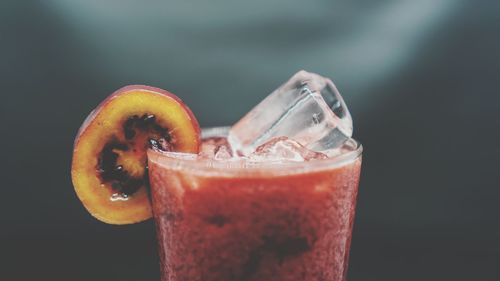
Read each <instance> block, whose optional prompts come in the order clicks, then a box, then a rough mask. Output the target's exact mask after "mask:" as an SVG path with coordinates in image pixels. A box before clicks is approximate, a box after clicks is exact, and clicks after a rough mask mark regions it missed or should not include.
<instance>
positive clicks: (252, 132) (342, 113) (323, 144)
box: [228, 70, 352, 156]
mask: <svg viewBox="0 0 500 281" xmlns="http://www.w3.org/2000/svg"><path fill="white" fill-rule="evenodd" d="M351 135H352V119H351V115H350V114H349V111H348V109H347V107H346V105H345V103H344V100H343V99H342V97H341V96H340V94H339V92H338V90H337V88H336V87H335V85H334V84H333V82H332V81H331V80H330V79H328V78H325V77H322V76H320V75H318V74H314V73H309V72H306V71H303V70H302V71H299V72H298V73H296V74H295V75H294V76H292V78H290V80H288V81H287V82H286V83H285V84H283V85H282V86H280V87H279V88H278V89H276V90H275V91H274V92H272V93H271V94H270V95H269V96H268V97H266V98H265V99H264V100H263V101H262V102H260V103H259V104H258V105H257V106H256V107H254V108H253V109H252V110H251V111H250V112H248V113H247V114H246V115H245V116H244V117H243V118H242V119H241V120H240V121H238V122H237V123H236V124H235V125H234V126H232V127H231V129H230V131H229V136H228V141H229V143H230V144H231V146H232V148H233V149H234V151H237V152H238V154H242V155H245V156H247V155H249V154H251V153H252V152H253V151H254V150H255V149H256V148H257V147H258V146H260V145H262V144H263V143H265V142H266V141H268V140H270V139H271V138H274V137H279V136H287V137H289V138H291V139H294V140H296V141H297V142H299V143H300V144H302V145H303V146H305V147H307V148H308V149H311V150H315V151H324V150H329V149H333V148H335V147H339V146H341V145H342V144H343V143H344V142H345V141H346V140H347V139H349V138H350V137H351Z"/></svg>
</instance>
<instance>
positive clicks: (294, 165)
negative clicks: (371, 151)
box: [147, 127, 363, 177]
mask: <svg viewBox="0 0 500 281" xmlns="http://www.w3.org/2000/svg"><path fill="white" fill-rule="evenodd" d="M228 128H229V127H214V128H206V129H203V130H202V138H208V137H225V136H226V135H227V131H228V130H229V129H228ZM352 140H353V141H354V142H355V143H356V148H355V149H354V150H352V151H349V152H346V153H342V154H339V155H337V156H334V157H331V158H328V159H318V160H313V161H306V162H286V163H283V162H281V163H276V162H263V163H255V162H248V161H245V160H232V161H221V160H214V159H194V154H193V158H191V159H189V158H190V157H179V153H176V152H163V151H157V150H153V149H148V152H147V153H148V161H150V162H152V163H155V164H157V165H159V166H160V167H162V168H165V169H169V170H176V171H180V170H182V171H183V172H186V173H187V172H189V173H190V174H196V175H205V176H214V177H259V176H264V175H265V176H270V177H272V176H285V175H296V174H305V173H314V172H319V171H324V170H329V169H336V168H340V167H342V166H345V165H347V164H350V163H352V162H354V161H355V160H357V159H359V158H361V156H362V152H363V146H362V145H361V143H360V142H359V141H357V140H355V139H352Z"/></svg>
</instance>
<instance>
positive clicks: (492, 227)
mask: <svg viewBox="0 0 500 281" xmlns="http://www.w3.org/2000/svg"><path fill="white" fill-rule="evenodd" d="M499 15H500V2H498V1H460V0H419V1H394V0H384V1H368V0H362V1H326V0H325V1H319V0H318V1H297V0H293V1H290V0H289V1H284V0H279V1H264V0H255V1H245V2H242V1H227V0H226V1H224V0H214V1H192V0H187V1H180V0H178V1H141V2H139V1H129V0H123V1H96V0H90V1H89V0H87V1H83V0H75V1H63V0H45V1H16V2H14V1H13V2H7V1H2V3H1V4H0V85H1V94H0V95H1V98H2V99H1V102H0V120H1V124H2V127H1V128H2V133H1V138H0V139H1V140H0V141H1V145H2V148H3V152H2V158H3V159H2V160H3V161H1V162H2V164H0V165H1V168H0V170H1V171H2V174H1V178H2V180H3V187H2V190H3V193H2V194H3V196H2V203H1V204H0V205H1V210H2V215H1V216H0V219H1V221H0V223H1V224H0V225H1V227H0V229H1V231H0V239H1V240H0V241H1V243H2V246H1V251H0V258H1V261H2V263H1V264H2V265H1V268H2V270H1V271H2V274H3V275H4V276H7V277H8V278H2V279H5V280H30V279H34V280H107V281H111V280H120V281H125V280H159V266H158V258H157V254H156V244H155V243H156V242H155V234H154V225H153V223H152V222H151V221H150V222H146V223H142V224H138V225H132V226H123V227H118V226H110V225H106V224H103V223H100V222H98V221H96V220H94V219H93V218H92V217H90V215H88V214H87V212H86V211H85V210H84V208H83V207H82V205H81V204H80V202H79V201H78V199H77V198H76V195H75V193H74V191H73V187H72V184H71V180H70V161H71V153H72V144H73V139H74V136H75V135H76V131H77V129H78V128H79V126H80V124H81V123H82V122H83V120H84V118H85V117H86V116H87V114H88V113H89V112H90V111H91V110H92V109H93V108H94V107H95V106H96V105H97V104H98V103H99V102H100V101H101V100H102V99H104V98H105V97H106V96H107V95H108V94H110V93H111V92H113V91H114V90H116V89H117V88H120V87H122V86H124V85H127V84H147V85H152V86H157V87H161V88H164V89H167V90H169V91H171V92H173V93H175V94H177V95H178V96H180V97H181V98H182V99H183V100H184V101H185V102H186V103H187V104H188V105H189V106H190V107H191V109H192V110H193V111H194V113H195V115H196V116H197V118H198V120H199V121H200V123H201V125H202V126H205V127H206V126H215V125H229V124H232V123H234V122H235V121H236V120H238V119H239V118H240V117H241V116H242V115H243V114H244V113H245V112H246V111H248V110H249V109H250V108H251V107H252V106H253V105H255V104H256V103H257V102H258V101H260V100H261V99H262V98H264V97H265V96H266V95H267V94H268V93H270V92H271V91H272V90H273V89H274V88H276V87H277V86H279V85H280V84H281V83H282V82H284V81H285V80H286V79H287V78H288V77H289V76H291V75H292V74H294V73H295V72H296V71H298V70H300V69H306V70H309V71H313V72H317V73H320V74H322V75H324V76H328V77H331V78H332V79H333V80H334V82H335V83H336V84H337V86H338V88H339V90H340V92H341V93H342V94H343V96H344V99H345V101H346V103H347V104H348V106H349V108H350V110H351V113H352V115H353V118H354V122H355V124H354V126H355V136H356V138H357V139H359V140H360V141H361V142H362V143H363V144H364V146H365V152H364V163H363V172H362V179H361V185H360V193H359V201H358V209H357V210H358V212H357V218H356V224H355V230H354V237H353V244H352V251H351V260H350V269H349V275H348V280H349V281H371V280H394V281H399V280H464V281H465V280H500V266H499V265H500V203H499V202H500V199H499V198H500V189H499V187H500V173H499V168H500V164H499V157H500V146H499V144H500V105H499V104H500V92H499V88H498V86H497V83H498V81H499V73H500V71H499V69H500V16H499ZM263 281H264V280H263Z"/></svg>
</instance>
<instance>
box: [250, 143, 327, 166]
mask: <svg viewBox="0 0 500 281" xmlns="http://www.w3.org/2000/svg"><path fill="white" fill-rule="evenodd" d="M326 158H328V156H326V155H325V154H323V153H319V152H315V151H312V150H309V149H307V148H305V147H304V146H303V145H301V144H300V143H298V142H296V141H294V140H292V139H289V138H288V137H277V138H273V139H271V140H269V141H268V142H266V143H264V144H262V145H260V146H259V147H257V149H255V152H253V153H252V154H250V156H249V157H248V159H249V160H250V161H252V162H264V161H265V162H275V161H277V162H282V161H297V162H303V161H309V160H316V159H326Z"/></svg>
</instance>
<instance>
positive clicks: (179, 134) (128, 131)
mask: <svg viewBox="0 0 500 281" xmlns="http://www.w3.org/2000/svg"><path fill="white" fill-rule="evenodd" d="M199 146H200V127H199V125H198V121H197V120H196V118H195V117H194V115H193V113H192V112H191V110H190V109H189V108H188V107H187V106H186V105H185V104H184V103H183V102H182V101H181V100H180V99H179V98H178V97H177V96H175V95H173V94H171V93H169V92H167V91H165V90H162V89H159V88H154V87H149V86H143V85H132V86H127V87H124V88H121V89H119V90H117V91H116V92H114V93H113V94H111V95H110V96H109V97H108V98H106V99H105V100H104V101H103V102H102V103H101V104H100V105H99V106H98V107H97V108H96V109H94V111H92V112H91V113H90V115H89V116H88V117H87V119H85V121H84V122H83V124H82V125H81V127H80V130H79V131H78V134H77V136H76V139H75V144H74V150H73V161H72V169H71V177H72V181H73V185H74V188H75V191H76V194H77V195H78V198H79V199H80V200H81V202H82V203H83V205H84V206H85V208H86V209H87V210H88V212H89V213H90V214H91V215H93V216H94V217H96V218H97V219H99V220H101V221H103V222H106V223H109V224H131V223H136V222H140V221H144V220H147V219H149V218H150V217H151V216H152V211H151V205H150V200H149V178H148V172H147V155H146V151H147V149H149V148H153V149H157V150H164V151H179V152H188V153H198V151H199Z"/></svg>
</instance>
